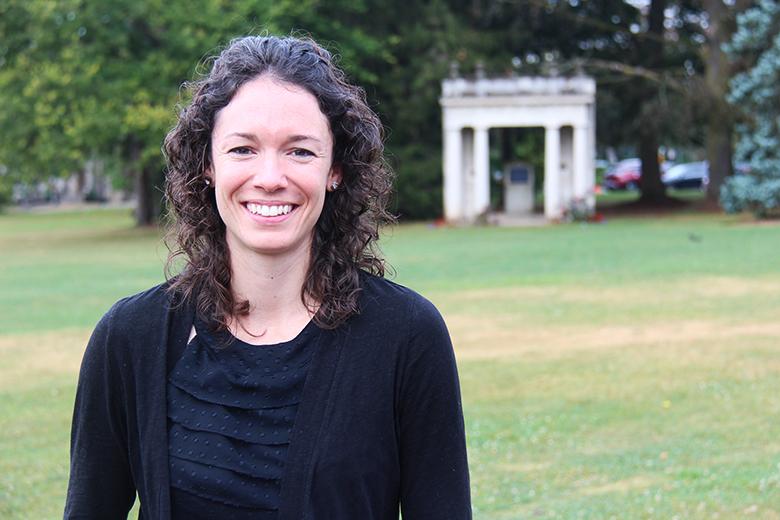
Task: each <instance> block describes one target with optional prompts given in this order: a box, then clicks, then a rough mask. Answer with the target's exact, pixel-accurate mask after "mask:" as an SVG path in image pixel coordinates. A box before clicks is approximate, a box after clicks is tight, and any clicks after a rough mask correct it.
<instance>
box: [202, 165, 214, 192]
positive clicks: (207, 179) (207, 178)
mask: <svg viewBox="0 0 780 520" xmlns="http://www.w3.org/2000/svg"><path fill="white" fill-rule="evenodd" d="M203 182H204V183H205V184H206V186H209V187H211V188H213V187H214V174H213V173H212V172H211V168H207V169H206V171H204V172H203Z"/></svg>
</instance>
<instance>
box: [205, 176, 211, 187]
mask: <svg viewBox="0 0 780 520" xmlns="http://www.w3.org/2000/svg"><path fill="white" fill-rule="evenodd" d="M205 183H206V186H211V179H209V178H208V177H206V179H205Z"/></svg>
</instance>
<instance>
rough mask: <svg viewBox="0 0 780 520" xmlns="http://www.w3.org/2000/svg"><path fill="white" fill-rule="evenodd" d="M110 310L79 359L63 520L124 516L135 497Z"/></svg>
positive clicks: (125, 516) (111, 312)
mask: <svg viewBox="0 0 780 520" xmlns="http://www.w3.org/2000/svg"><path fill="white" fill-rule="evenodd" d="M113 310H114V309H112V310H111V311H109V312H108V313H107V314H106V315H105V316H104V317H103V319H102V320H100V323H98V325H97V327H95V331H94V332H93V333H92V337H91V338H90V340H89V343H88V345H87V349H86V351H85V352H84V359H83V361H82V364H81V371H80V373H79V382H78V387H77V389H76V403H75V405H74V409H73V423H72V426H71V444H70V481H69V483H68V495H67V499H66V503H65V516H64V517H65V518H66V519H71V518H72V519H76V518H79V519H88V518H96V519H97V518H100V519H109V520H110V519H118V518H127V513H128V511H129V510H130V508H131V507H132V505H133V501H134V499H135V487H134V485H133V479H132V475H131V473H130V465H129V462H128V455H127V434H126V432H127V426H126V424H125V416H124V412H123V409H124V398H123V397H122V396H123V393H122V388H121V385H122V378H121V376H120V374H119V371H118V370H117V363H116V360H115V359H114V358H113V354H114V353H113V352H112V351H111V346H112V344H111V321H112V316H113Z"/></svg>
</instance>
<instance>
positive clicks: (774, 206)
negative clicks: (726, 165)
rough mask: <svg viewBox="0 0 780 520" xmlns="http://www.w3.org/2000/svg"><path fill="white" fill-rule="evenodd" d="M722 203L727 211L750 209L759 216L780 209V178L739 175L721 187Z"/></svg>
mask: <svg viewBox="0 0 780 520" xmlns="http://www.w3.org/2000/svg"><path fill="white" fill-rule="evenodd" d="M720 203H721V204H722V205H723V209H724V210H725V211H726V212H727V213H739V212H742V211H750V212H752V213H753V214H754V215H756V216H757V217H759V218H763V217H766V216H767V215H768V214H770V213H774V212H776V211H777V210H779V209H780V179H777V178H770V179H759V178H758V177H755V176H753V175H738V176H736V177H732V178H730V179H727V180H726V182H725V183H723V186H722V187H721V189H720Z"/></svg>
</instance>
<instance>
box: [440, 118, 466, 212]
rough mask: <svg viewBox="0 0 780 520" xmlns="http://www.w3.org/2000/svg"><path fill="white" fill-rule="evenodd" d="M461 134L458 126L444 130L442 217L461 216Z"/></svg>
mask: <svg viewBox="0 0 780 520" xmlns="http://www.w3.org/2000/svg"><path fill="white" fill-rule="evenodd" d="M462 160H463V136H462V134H461V129H460V128H448V129H446V130H445V131H444V218H445V219H446V220H447V221H448V222H456V221H458V220H461V219H462V218H463V165H462V163H461V161H462Z"/></svg>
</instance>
